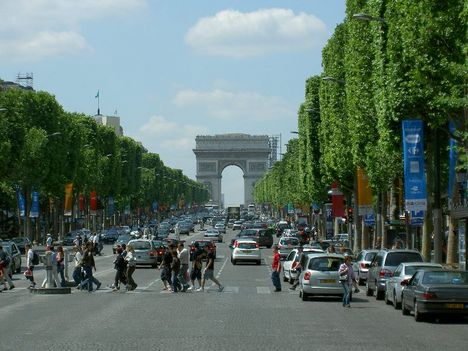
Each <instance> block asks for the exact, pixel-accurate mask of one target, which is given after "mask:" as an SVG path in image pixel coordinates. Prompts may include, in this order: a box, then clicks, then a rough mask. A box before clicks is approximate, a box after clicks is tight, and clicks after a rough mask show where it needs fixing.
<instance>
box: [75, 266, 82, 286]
mask: <svg viewBox="0 0 468 351" xmlns="http://www.w3.org/2000/svg"><path fill="white" fill-rule="evenodd" d="M73 280H74V281H75V283H76V284H80V283H81V267H75V269H74V270H73Z"/></svg>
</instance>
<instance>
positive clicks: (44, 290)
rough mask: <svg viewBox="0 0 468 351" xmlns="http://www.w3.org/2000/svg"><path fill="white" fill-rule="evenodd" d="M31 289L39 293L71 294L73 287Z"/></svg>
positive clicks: (33, 292)
mask: <svg viewBox="0 0 468 351" xmlns="http://www.w3.org/2000/svg"><path fill="white" fill-rule="evenodd" d="M29 291H30V292H31V294H39V295H58V294H71V288H34V289H30V290H29Z"/></svg>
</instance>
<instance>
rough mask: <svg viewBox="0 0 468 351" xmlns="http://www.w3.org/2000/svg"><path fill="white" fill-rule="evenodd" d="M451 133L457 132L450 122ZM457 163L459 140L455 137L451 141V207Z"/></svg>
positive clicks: (449, 180) (449, 182) (449, 188)
mask: <svg viewBox="0 0 468 351" xmlns="http://www.w3.org/2000/svg"><path fill="white" fill-rule="evenodd" d="M449 130H450V133H452V134H453V133H455V125H454V124H453V123H452V122H450V124H449ZM456 165H457V141H456V140H455V139H453V138H450V141H449V174H448V192H447V195H448V198H449V202H448V203H449V207H450V208H451V207H452V199H453V187H454V184H455V182H454V180H455V166H456Z"/></svg>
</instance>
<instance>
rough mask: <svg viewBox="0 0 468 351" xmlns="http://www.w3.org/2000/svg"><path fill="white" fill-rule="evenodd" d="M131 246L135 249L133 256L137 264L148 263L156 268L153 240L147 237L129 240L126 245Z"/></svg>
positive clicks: (156, 260)
mask: <svg viewBox="0 0 468 351" xmlns="http://www.w3.org/2000/svg"><path fill="white" fill-rule="evenodd" d="M129 245H131V246H133V249H134V250H135V253H134V256H135V258H136V264H137V265H150V266H152V267H153V268H156V267H157V265H158V253H157V249H156V247H154V244H153V241H151V240H148V239H135V240H130V241H129V242H128V244H127V246H129Z"/></svg>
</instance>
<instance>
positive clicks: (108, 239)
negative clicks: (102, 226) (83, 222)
mask: <svg viewBox="0 0 468 351" xmlns="http://www.w3.org/2000/svg"><path fill="white" fill-rule="evenodd" d="M123 234H125V230H124V229H119V228H115V227H114V228H110V229H107V230H102V231H101V238H102V241H104V242H105V243H114V242H115V241H116V240H117V238H118V237H119V235H123Z"/></svg>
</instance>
